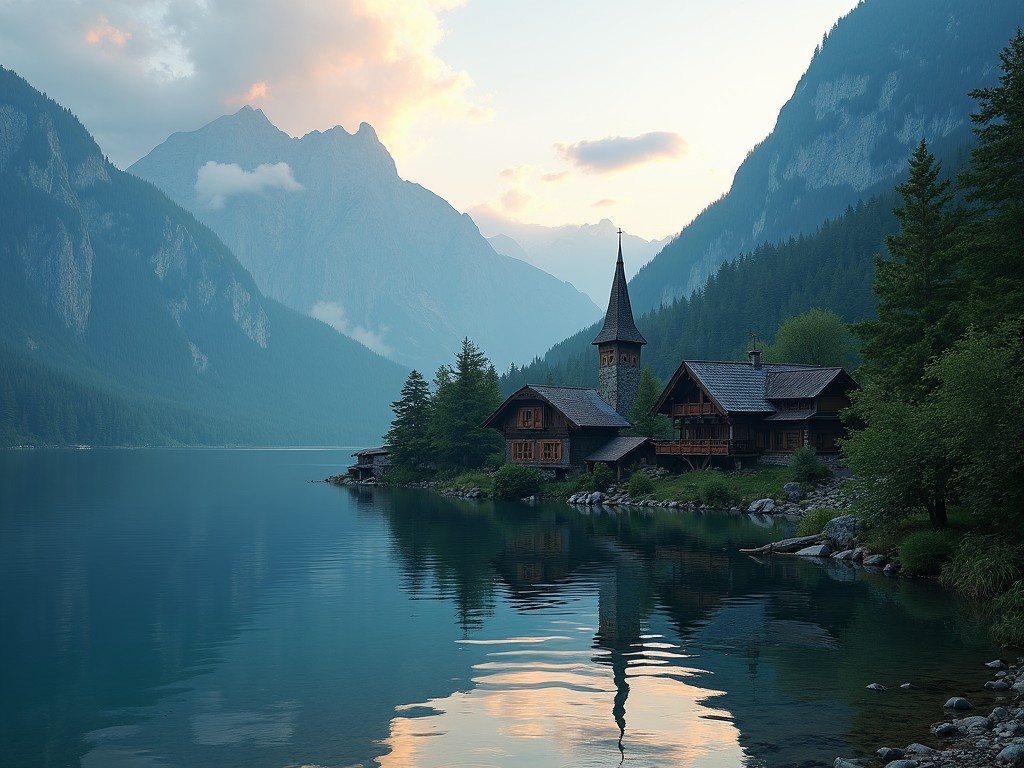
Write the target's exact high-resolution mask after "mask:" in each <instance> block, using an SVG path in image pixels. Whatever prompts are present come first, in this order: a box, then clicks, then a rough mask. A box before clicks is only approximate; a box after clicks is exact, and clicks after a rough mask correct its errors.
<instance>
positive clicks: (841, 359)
mask: <svg viewBox="0 0 1024 768" xmlns="http://www.w3.org/2000/svg"><path fill="white" fill-rule="evenodd" d="M852 358H853V337H852V336H851V334H850V331H849V329H848V328H847V327H846V324H845V323H844V322H843V320H842V318H840V317H839V315H837V314H836V313H835V312H833V311H832V310H826V309H818V308H817V307H815V308H813V309H809V310H807V311H806V312H803V313H802V314H799V315H796V316H794V317H790V318H787V319H786V320H784V321H783V322H782V324H781V325H780V326H779V329H778V330H777V331H776V332H775V342H774V343H773V344H771V345H770V346H768V347H767V348H766V349H765V351H764V360H765V362H771V363H805V364H807V365H821V366H824V367H827V368H841V367H844V366H849V365H850V364H851V362H852Z"/></svg>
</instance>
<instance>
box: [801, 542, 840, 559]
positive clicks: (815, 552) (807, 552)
mask: <svg viewBox="0 0 1024 768" xmlns="http://www.w3.org/2000/svg"><path fill="white" fill-rule="evenodd" d="M795 554H796V555H797V556H798V557H828V556H829V555H831V554H832V550H831V549H829V546H828V544H815V545H814V546H813V547H804V548H803V549H801V550H798V551H797V552H796V553H795Z"/></svg>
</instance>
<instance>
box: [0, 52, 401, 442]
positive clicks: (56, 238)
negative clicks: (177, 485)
mask: <svg viewBox="0 0 1024 768" xmlns="http://www.w3.org/2000/svg"><path fill="white" fill-rule="evenodd" d="M0 216H2V222H3V226H0V275H2V279H0V362H2V364H0V444H10V443H12V442H38V443H96V444H125V443H128V444H140V443H206V444H213V443H215V444H225V443H244V444H257V443H263V444H266V443H274V444H281V443H291V444H297V443H302V444H335V445H337V444H353V443H355V444H360V443H362V444H365V443H367V442H371V441H373V440H377V439H379V435H380V434H381V432H382V431H383V429H385V428H386V426H387V423H388V421H389V420H390V412H389V408H388V402H389V400H390V399H392V397H393V396H394V395H395V394H396V393H397V392H398V391H399V389H400V387H401V383H402V381H403V379H404V375H405V372H404V371H403V369H401V368H400V367H399V366H397V365H395V364H394V363H392V362H390V361H388V360H385V359H383V358H381V357H379V356H378V355H375V354H374V353H372V352H370V351H369V350H367V349H366V348H365V347H363V346H361V345H359V344H357V343H355V342H353V341H351V340H349V339H347V338H344V337H342V336H340V335H339V334H337V333H335V332H334V331H332V330H331V329H330V328H328V327H327V326H326V325H324V324H323V323H320V322H318V321H316V320H312V319H310V318H307V317H304V316H302V315H300V314H298V313H295V312H293V311H292V310H289V309H287V308H285V307H283V306H281V305H280V304H278V303H277V302H275V301H273V300H269V299H266V298H265V297H264V296H263V295H262V294H261V293H260V291H259V289H258V288H257V287H256V285H255V283H254V282H253V279H252V277H251V276H250V275H249V274H248V273H247V272H246V271H245V269H244V268H243V267H242V266H241V265H240V264H239V263H238V261H237V260H236V259H235V258H234V256H232V254H231V252H230V251H229V250H228V249H227V247H225V246H224V244H223V243H221V242H220V240H218V239H217V237H216V236H215V235H214V234H213V233H212V232H211V231H210V230H209V229H207V228H206V227H205V226H203V225H201V224H199V223H198V222H197V221H196V220H195V219H194V218H193V217H192V215H191V214H189V213H187V212H185V211H184V210H182V209H181V208H180V207H178V206H177V205H175V204H174V203H172V202H171V201H170V200H168V199H167V197H166V196H165V195H164V194H163V193H161V192H159V191H158V190H156V189H155V188H154V187H153V186H152V185H150V184H148V183H146V182H144V181H141V180H139V179H138V178H136V177H135V176H132V175H130V174H127V173H123V172H121V171H119V170H117V169H116V168H115V167H114V166H112V165H110V164H109V163H108V162H107V161H106V160H105V159H104V157H103V155H102V153H101V152H100V149H99V147H97V146H96V144H95V142H94V141H93V139H92V137H91V136H90V135H89V134H88V132H87V131H86V130H85V128H83V127H82V125H81V124H80V123H79V122H78V120H77V119H75V117H74V116H73V115H72V114H71V113H70V112H68V111H67V110H65V109H62V108H61V107H60V106H59V105H57V104H56V103H54V102H53V101H51V100H50V99H48V98H46V97H45V96H43V95H42V94H40V93H39V92H38V91H36V90H35V89H33V88H32V87H31V86H29V84H28V83H26V82H25V81H24V80H23V79H21V78H20V77H18V76H17V75H16V74H14V73H13V72H10V71H9V70H4V69H0Z"/></svg>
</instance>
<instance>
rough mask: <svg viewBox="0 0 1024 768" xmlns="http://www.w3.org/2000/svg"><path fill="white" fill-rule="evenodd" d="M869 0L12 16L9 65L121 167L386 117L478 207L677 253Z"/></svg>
mask: <svg viewBox="0 0 1024 768" xmlns="http://www.w3.org/2000/svg"><path fill="white" fill-rule="evenodd" d="M856 4H857V0H815V1H814V2H813V3H811V2H807V0H772V1H771V2H766V0H722V1H721V2H714V3H712V2H709V0H699V1H697V0H673V1H672V2H668V1H667V0H634V2H633V3H631V4H629V6H628V7H627V6H626V5H624V4H622V3H613V2H610V1H609V0H588V2H580V1H569V0H544V1H543V2H540V1H539V0H518V1H517V2H514V3H513V2H499V1H498V0H465V1H464V2H460V1H459V0H340V1H338V2H327V1H326V0H81V1H80V2H71V1H70V0H0V64H2V65H3V66H4V67H6V68H8V69H12V70H14V71H15V72H17V73H18V74H20V75H21V76H23V77H25V78H26V79H27V80H28V81H29V83H31V84H32V85H33V86H34V87H36V88H38V89H39V90H41V91H44V92H45V93H47V94H48V95H49V96H51V97H52V98H54V99H56V100H57V101H58V102H60V103H61V104H63V105H64V106H66V107H68V108H69V109H71V110H72V111H73V112H74V113H75V114H76V115H77V116H78V117H79V118H80V119H81V120H82V122H83V123H84V124H85V126H86V128H88V129H89V130H90V131H91V132H92V133H93V135H94V136H95V137H96V140H97V141H98V142H99V145H100V147H101V148H102V149H103V151H104V152H105V153H106V154H107V155H108V156H109V157H110V159H111V160H112V161H113V162H114V163H115V164H116V165H118V166H119V167H122V168H125V167H127V166H128V165H130V164H131V163H133V162H134V161H135V160H137V159H139V158H140V157H142V156H143V155H145V154H146V153H147V152H149V150H151V149H152V148H153V147H154V146H156V145H157V144H159V143H160V142H162V141H163V140H164V139H166V138H167V136H168V135H170V134H171V133H173V132H175V131H188V130H194V129H196V128H199V127H200V126H202V125H204V124H206V123H207V122H209V121H211V120H213V119H215V118H217V117H219V116H220V115H223V114H226V113H230V112H234V111H236V110H237V109H238V108H239V107H241V106H242V105H244V104H249V105H251V106H253V107H259V108H260V109H262V110H263V111H264V112H265V113H266V115H267V117H268V118H269V119H270V120H271V122H273V123H274V124H275V125H277V126H278V127H279V128H281V129H282V130H284V131H286V132H288V133H289V134H291V135H293V136H301V135H303V134H305V133H307V132H309V131H311V130H326V129H328V128H331V127H333V126H335V125H342V126H343V127H345V128H346V129H347V130H349V131H350V132H354V131H355V130H356V129H357V128H358V126H359V123H360V122H367V123H370V124H371V125H372V126H373V127H374V128H375V129H376V131H377V134H378V135H379V137H380V139H381V141H382V142H383V143H384V144H385V146H386V147H387V148H388V150H389V151H390V152H391V154H392V156H393V157H394V158H395V161H396V163H397V165H398V171H399V174H400V175H401V176H402V177H403V178H405V179H408V180H410V181H414V182H417V183H419V184H422V185H423V186H425V187H427V188H428V189H430V190H432V191H434V192H435V193H437V194H439V195H440V196H442V197H444V198H445V199H446V200H448V202H450V203H451V204H452V205H453V206H455V207H456V208H457V209H459V210H469V211H470V212H472V210H473V209H474V208H477V207H482V206H483V207H488V208H490V209H491V210H493V211H496V212H498V213H500V214H502V215H504V216H506V217H510V218H516V219H520V220H522V221H527V222H530V223H537V224H544V225H548V226H556V225H560V224H584V223H591V222H596V221H598V220H599V219H602V218H610V219H612V221H614V222H615V223H616V224H617V225H619V226H621V227H623V228H624V229H625V230H627V231H629V232H632V233H634V234H638V235H641V236H644V237H646V238H660V237H664V236H666V235H669V234H672V233H674V232H677V231H678V230H679V229H681V228H682V227H683V226H684V225H685V224H687V223H688V222H689V221H690V220H691V219H692V218H693V217H694V216H695V215H696V214H697V213H699V212H700V211H701V210H702V209H703V208H704V207H706V206H707V205H708V204H710V203H711V202H713V201H714V200H715V199H716V198H718V197H719V196H720V195H722V194H723V193H724V192H726V191H727V190H728V187H729V185H730V183H731V181H732V176H733V174H734V173H735V171H736V168H737V167H738V165H739V163H740V162H741V161H742V160H743V158H744V156H745V155H746V153H747V152H748V151H749V150H750V149H751V148H752V147H753V146H754V145H755V144H756V143H757V142H759V141H761V140H762V139H764V138H765V136H767V135H768V133H769V132H770V131H771V129H772V127H773V126H774V124H775V119H776V116H777V115H778V111H779V109H780V108H781V106H782V105H783V104H784V103H785V101H786V100H787V99H788V98H789V96H790V95H791V94H792V93H793V89H794V88H795V86H796V83H797V80H798V79H799V77H800V75H801V74H802V73H803V72H804V70H805V69H806V68H807V65H808V63H809V62H810V59H811V55H812V54H813V52H814V47H815V45H817V44H818V43H819V42H820V41H821V38H822V35H823V34H824V33H825V32H827V31H828V30H829V29H830V28H831V27H832V25H833V24H834V23H835V22H836V20H837V19H838V18H839V17H841V16H843V15H845V14H846V13H847V12H848V11H849V10H850V9H851V8H852V7H854V6H855V5H856ZM210 159H211V160H217V158H210ZM246 170H250V169H246Z"/></svg>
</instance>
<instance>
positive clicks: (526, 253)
mask: <svg viewBox="0 0 1024 768" xmlns="http://www.w3.org/2000/svg"><path fill="white" fill-rule="evenodd" d="M467 213H469V215H470V216H472V217H473V221H475V222H476V224H477V226H478V227H480V231H481V232H482V233H483V234H484V236H485V237H487V240H488V241H489V242H490V244H491V246H492V247H493V248H494V250H496V251H497V252H498V253H503V254H505V255H506V256H511V257H513V258H515V259H521V260H523V261H528V262H530V263H531V264H533V265H535V266H538V267H540V268H541V269H544V270H545V271H547V272H550V273H551V274H552V275H554V276H555V277H558V278H560V279H562V280H567V281H569V282H570V283H572V284H573V285H575V286H576V287H577V288H579V289H580V290H581V291H583V292H584V293H586V294H587V295H588V296H590V298H591V299H593V301H594V302H595V303H596V304H597V305H598V306H599V307H603V306H605V305H606V304H607V302H608V286H609V285H610V283H611V277H610V275H611V269H610V268H609V266H608V244H609V243H616V242H617V240H616V238H617V235H616V232H617V230H618V227H616V226H615V224H613V223H612V222H611V221H609V220H608V219H602V220H601V221H599V222H598V223H597V224H584V225H582V226H576V225H571V224H570V225H565V226H561V227H543V226H540V225H537V224H526V223H524V222H521V221H514V220H511V219H506V218H503V217H501V216H497V215H495V214H494V213H492V212H491V211H489V210H487V209H486V208H476V209H472V210H470V211H467ZM668 242H669V238H667V237H666V238H665V239H663V240H644V239H643V238H642V237H637V236H636V235H630V234H628V233H623V235H622V251H623V254H624V255H625V257H626V258H625V264H626V277H632V276H633V275H634V274H636V272H637V270H638V269H640V267H642V266H643V265H644V264H646V263H647V262H648V261H650V260H651V259H652V258H653V257H654V255H655V254H656V253H658V251H660V250H661V249H662V248H663V247H664V246H665V245H666V243H668Z"/></svg>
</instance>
